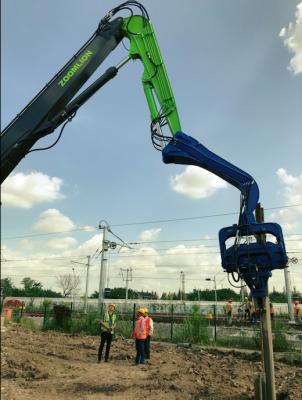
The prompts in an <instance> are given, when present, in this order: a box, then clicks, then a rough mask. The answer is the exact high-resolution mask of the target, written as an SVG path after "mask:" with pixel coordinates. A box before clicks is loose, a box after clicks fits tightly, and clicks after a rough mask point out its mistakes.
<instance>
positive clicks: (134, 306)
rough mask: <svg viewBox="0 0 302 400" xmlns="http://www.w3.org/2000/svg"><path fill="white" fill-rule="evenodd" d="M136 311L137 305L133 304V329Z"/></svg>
mask: <svg viewBox="0 0 302 400" xmlns="http://www.w3.org/2000/svg"><path fill="white" fill-rule="evenodd" d="M135 309H136V304H135V303H133V311H132V329H134V326H135Z"/></svg>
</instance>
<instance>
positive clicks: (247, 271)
mask: <svg viewBox="0 0 302 400" xmlns="http://www.w3.org/2000/svg"><path fill="white" fill-rule="evenodd" d="M264 235H265V236H266V235H269V238H270V240H259V238H261V236H262V237H265V236H264ZM232 239H233V240H232ZM228 240H230V241H231V242H233V244H232V245H231V246H229V247H227V242H228ZM219 245H220V254H221V265H222V268H223V269H224V270H225V271H226V272H228V273H232V274H233V273H234V272H236V273H238V275H239V277H240V278H242V279H243V280H244V281H245V282H246V284H247V285H248V286H249V288H250V290H251V292H252V296H253V297H254V298H263V297H265V288H266V283H267V280H268V278H269V277H270V276H271V275H272V273H271V271H272V270H274V269H283V268H285V267H286V265H287V262H288V257H287V255H286V250H285V245H284V239H283V234H282V229H281V227H280V225H278V224H276V223H264V222H263V223H253V224H251V225H248V226H243V227H240V228H239V227H238V225H233V226H229V227H226V228H222V229H221V230H220V231H219Z"/></svg>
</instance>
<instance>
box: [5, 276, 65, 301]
mask: <svg viewBox="0 0 302 400" xmlns="http://www.w3.org/2000/svg"><path fill="white" fill-rule="evenodd" d="M21 283H22V285H23V288H17V287H16V286H15V285H14V284H13V282H12V280H11V278H4V279H1V287H2V288H3V294H4V297H14V296H15V297H62V296H61V294H60V293H57V292H54V291H53V290H50V289H43V286H42V283H41V282H38V281H35V280H33V279H31V278H30V277H25V278H23V279H22V281H21Z"/></svg>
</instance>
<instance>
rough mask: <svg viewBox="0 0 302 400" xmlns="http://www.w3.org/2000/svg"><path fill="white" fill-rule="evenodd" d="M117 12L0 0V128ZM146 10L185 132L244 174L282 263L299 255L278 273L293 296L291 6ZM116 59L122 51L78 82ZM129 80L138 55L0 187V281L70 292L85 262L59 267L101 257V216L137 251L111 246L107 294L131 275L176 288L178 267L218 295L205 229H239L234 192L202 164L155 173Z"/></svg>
mask: <svg viewBox="0 0 302 400" xmlns="http://www.w3.org/2000/svg"><path fill="white" fill-rule="evenodd" d="M118 4H119V3H118V2H114V1H112V0H110V1H106V2H100V1H96V0H95V1H94V0H90V1H89V2H87V3H85V4H84V3H83V2H82V1H79V0H73V1H71V0H70V1H69V0H65V1H64V2H60V1H58V0H53V1H42V2H41V1H38V0H27V1H26V2H21V1H16V0H9V1H8V0H4V1H2V3H1V11H2V15H1V19H2V21H1V22H2V27H1V56H2V57H1V58H2V64H1V68H2V77H1V96H2V110H1V114H2V121H1V126H2V128H4V127H5V126H6V125H7V124H8V123H9V122H10V121H11V120H12V119H13V118H14V116H15V115H16V114H17V113H18V112H20V111H21V109H22V108H23V107H24V106H25V105H26V104H27V103H28V102H29V101H30V100H31V99H32V98H33V97H34V96H35V95H36V93H37V92H38V91H39V90H40V89H41V88H42V87H43V86H44V85H45V83H46V82H48V81H49V80H50V79H51V78H52V77H53V76H54V75H55V74H56V73H57V72H58V71H59V69H60V68H61V67H62V66H63V65H64V64H65V63H66V62H67V61H68V60H69V59H70V58H71V56H72V55H73V54H75V53H76V52H77V51H78V49H79V48H80V47H81V46H82V44H83V43H84V42H85V41H86V40H87V39H88V38H89V37H90V36H91V34H92V33H93V31H94V30H95V29H96V27H97V25H98V23H99V20H100V19H101V18H102V17H103V16H104V15H105V14H106V13H107V12H108V11H109V10H110V9H111V8H113V7H115V6H116V5H118ZM143 4H144V6H145V7H146V8H147V10H148V12H149V15H150V18H151V21H152V23H153V26H154V29H155V33H156V36H157V39H158V42H159V46H160V49H161V52H162V56H163V59H164V61H165V64H166V68H167V71H168V75H169V78H170V81H171V85H172V88H173V92H174V95H175V98H176V102H177V107H178V112H179V115H180V119H181V125H182V130H183V131H184V132H185V133H187V134H188V135H190V136H193V137H195V138H196V139H197V140H199V141H200V142H201V143H202V144H203V145H205V146H206V147H208V148H209V149H210V150H212V151H214V152H215V153H217V154H218V155H220V156H221V157H223V158H225V159H227V160H228V161H230V162H232V163H233V164H235V165H237V166H238V167H240V168H241V169H243V170H245V171H247V172H248V173H249V174H251V175H252V176H253V177H254V178H255V180H256V181H257V183H258V185H259V188H260V201H261V203H262V206H263V207H264V208H265V218H266V221H271V222H279V223H281V224H282V226H283V229H284V234H285V237H286V245H287V249H288V251H290V256H291V257H297V258H298V259H299V262H298V264H296V265H292V266H291V277H292V284H293V286H296V287H298V288H300V290H301V289H302V278H301V276H302V274H301V266H302V261H301V255H302V244H301V237H302V218H301V214H302V206H301V204H302V171H301V144H302V140H301V132H302V95H301V93H302V59H301V58H302V5H301V3H300V4H299V1H293V0H288V1H283V0H282V1H281V0H270V1H266V2H262V1H260V0H257V1H253V2H247V1H244V2H243V1H239V0H233V1H226V0H222V1H221V0H220V1H218V0H203V1H193V0H189V1H187V2H183V1H180V0H175V1H173V2H172V1H166V2H163V1H160V0H152V1H150V0H149V1H145V2H144V3H143ZM127 45H128V43H127V41H125V46H126V47H127ZM126 55H127V51H126V49H125V47H124V46H122V45H120V46H119V47H118V48H117V49H116V50H115V51H114V52H113V53H112V54H111V55H110V56H109V57H108V58H107V60H106V61H105V62H104V63H103V64H102V66H101V67H100V68H99V69H98V70H97V72H96V73H95V74H94V75H93V77H92V79H91V80H90V82H92V81H93V80H95V79H96V78H97V77H98V76H99V75H101V73H102V72H103V71H105V69H106V68H107V67H109V66H111V65H116V64H117V63H118V62H119V61H120V60H121V59H123V58H124V57H125V56H126ZM141 73H142V66H141V64H140V62H139V61H136V62H132V61H131V62H130V63H128V64H127V65H126V66H125V67H124V68H123V69H122V70H121V71H120V72H119V74H118V75H117V77H116V78H115V79H114V80H113V81H111V82H109V83H108V84H107V85H106V86H105V87H104V88H102V90H100V91H99V92H98V93H97V94H96V95H95V96H94V97H93V98H92V99H90V100H89V102H87V103H86V104H85V105H84V106H83V107H82V108H81V109H80V110H79V112H78V114H77V116H76V118H75V119H74V120H73V121H72V122H71V123H70V124H68V125H67V126H66V128H65V130H64V134H63V136H62V138H61V140H60V141H59V143H58V144H57V145H56V146H55V147H54V148H53V149H51V150H48V151H43V152H35V153H32V154H29V155H28V156H27V157H26V158H25V159H23V160H22V161H21V163H20V164H19V165H18V166H17V168H16V169H15V170H14V172H13V173H12V174H11V176H10V177H9V178H8V179H7V180H6V181H5V183H4V184H3V186H2V259H3V260H6V261H4V262H3V264H2V275H3V276H10V277H12V279H13V280H14V282H15V283H16V284H17V285H18V284H19V283H20V280H21V279H22V277H24V276H31V277H33V278H34V279H36V280H39V281H41V282H42V283H43V285H44V286H45V287H49V288H53V289H58V285H57V281H56V280H57V277H58V276H59V275H62V274H66V273H71V270H72V266H74V268H75V270H76V272H77V274H78V275H80V277H81V279H82V288H81V292H82V291H83V289H84V281H85V268H84V267H83V266H81V265H80V264H77V265H75V264H74V265H73V264H72V263H71V260H78V261H79V262H86V256H88V255H93V254H94V253H95V252H96V250H97V249H100V246H101V233H100V231H99V230H98V229H97V227H98V223H99V221H100V220H103V219H104V220H106V221H108V223H109V225H110V227H111V230H112V231H113V232H114V233H115V234H117V235H118V236H119V237H121V238H122V239H123V240H124V241H125V242H138V243H140V244H136V245H132V249H129V248H123V249H121V250H119V252H117V251H110V262H109V268H108V273H107V278H108V280H107V282H106V283H108V284H109V285H110V286H120V285H124V283H123V282H122V278H121V276H120V268H128V267H132V269H133V281H132V282H131V283H130V287H132V288H135V289H148V288H149V289H151V290H152V289H153V290H157V291H158V292H159V293H160V292H162V291H169V290H171V291H172V290H178V288H179V285H180V271H184V272H185V277H186V290H188V291H189V290H192V289H193V288H206V287H209V282H205V278H206V277H213V276H214V275H215V276H216V277H217V280H218V281H219V285H218V287H228V286H229V284H228V282H227V277H226V274H224V273H223V272H222V269H221V267H220V266H219V254H218V247H217V246H218V241H217V234H218V231H219V229H220V228H222V227H224V226H228V225H232V224H233V223H236V222H237V215H236V214H237V213H238V209H239V192H238V190H237V189H235V188H233V187H231V186H230V185H227V184H225V183H224V182H222V181H220V180H219V179H218V178H216V177H215V176H213V175H210V174H208V173H206V172H204V171H203V170H201V169H198V168H194V167H184V166H179V165H178V166H177V165H165V164H163V163H162V161H161V154H160V153H159V152H157V151H155V150H154V148H153V146H152V143H151V140H150V128H149V125H150V117H149V110H148V107H147V103H146V100H145V97H144V93H143V90H142V85H141ZM57 134H58V131H57V132H56V133H55V134H53V135H50V136H48V137H47V138H46V139H43V140H41V141H40V142H39V143H38V144H37V147H42V146H44V145H49V144H51V143H53V141H54V140H55V138H56V137H57ZM299 204H300V206H297V205H299ZM222 214H223V215H222ZM57 232H64V233H57ZM109 239H110V240H116V238H115V237H114V236H112V235H109ZM142 242H149V243H142ZM99 265H100V258H94V261H93V266H92V268H91V280H90V283H89V286H90V290H89V292H92V291H94V290H97V289H98V279H99V278H98V277H99ZM210 284H211V282H210ZM283 285H284V283H283V272H279V271H278V272H274V274H273V278H272V279H271V281H270V286H271V288H272V287H273V286H275V287H276V288H277V289H279V290H281V289H282V288H283Z"/></svg>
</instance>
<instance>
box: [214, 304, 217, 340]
mask: <svg viewBox="0 0 302 400" xmlns="http://www.w3.org/2000/svg"><path fill="white" fill-rule="evenodd" d="M216 340H217V310H216V304H214V341H215V344H216Z"/></svg>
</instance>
